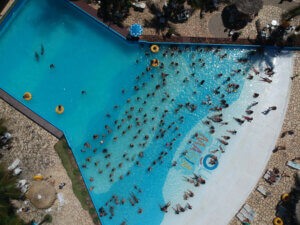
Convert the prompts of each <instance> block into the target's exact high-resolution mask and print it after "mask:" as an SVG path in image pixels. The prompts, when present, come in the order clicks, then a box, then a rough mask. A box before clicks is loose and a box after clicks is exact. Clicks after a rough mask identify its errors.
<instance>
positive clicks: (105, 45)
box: [0, 0, 250, 225]
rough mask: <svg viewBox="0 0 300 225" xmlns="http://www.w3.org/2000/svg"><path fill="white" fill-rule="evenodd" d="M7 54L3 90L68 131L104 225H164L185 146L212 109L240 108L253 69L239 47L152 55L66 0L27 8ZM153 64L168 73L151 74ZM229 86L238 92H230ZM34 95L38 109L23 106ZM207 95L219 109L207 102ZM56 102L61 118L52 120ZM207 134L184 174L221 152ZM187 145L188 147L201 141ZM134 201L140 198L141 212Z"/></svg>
mask: <svg viewBox="0 0 300 225" xmlns="http://www.w3.org/2000/svg"><path fill="white" fill-rule="evenodd" d="M42 46H43V47H42ZM42 48H43V49H44V53H43V54H42V51H43V50H42ZM0 52H1V54H0V65H1V71H4V73H3V75H2V76H0V87H1V88H2V89H4V90H5V91H7V92H8V93H9V94H11V95H12V96H14V97H15V98H16V99H18V100H19V101H20V102H22V103H23V104H25V105H26V106H27V107H29V108H30V109H32V110H33V111H34V112H36V113H37V114H39V115H40V116H42V117H43V118H45V119H46V120H48V121H49V122H50V123H52V124H53V125H55V126H56V127H58V128H59V129H61V130H62V131H63V132H64V133H65V136H66V138H67V140H68V142H69V145H70V147H71V148H72V151H73V153H74V156H75V158H76V161H77V163H78V165H79V167H80V169H81V172H82V175H83V178H84V180H85V183H86V185H87V188H88V189H89V192H90V195H91V197H92V200H93V203H94V205H95V207H96V209H97V211H98V209H99V208H100V207H103V208H104V210H105V211H106V212H107V214H108V215H107V216H104V217H101V221H102V223H103V224H104V225H116V224H121V223H122V221H126V222H127V224H132V225H137V224H146V225H156V224H160V222H161V221H162V219H163V216H164V214H163V213H162V212H161V211H160V209H159V205H162V204H164V203H165V202H168V201H171V202H172V199H164V198H163V194H162V187H163V185H164V183H165V180H166V176H167V174H168V171H169V170H170V168H171V167H172V160H173V157H174V155H175V153H176V151H177V150H178V146H179V145H181V144H185V143H183V139H184V138H185V137H186V135H187V134H188V132H189V131H190V130H191V129H192V128H194V127H195V126H196V124H198V123H199V122H200V121H201V120H204V119H205V117H206V116H207V115H208V114H209V113H212V111H211V110H210V108H212V107H213V106H220V99H221V95H222V94H224V97H223V99H225V100H226V101H227V103H228V104H229V105H230V104H231V103H232V102H234V101H236V100H238V97H239V93H240V90H241V89H242V86H243V83H244V78H245V75H246V74H247V71H248V70H249V68H250V65H249V64H248V63H245V64H238V63H236V61H237V59H238V58H241V57H245V54H246V53H247V52H248V50H246V49H240V48H211V47H201V46H192V45H187V46H180V47H176V46H168V45H166V46H160V52H159V53H157V54H153V53H151V52H150V50H149V46H148V45H146V44H132V43H128V42H125V41H124V40H121V39H120V38H119V37H117V36H116V35H115V34H113V33H111V32H110V31H108V30H106V29H104V28H103V27H101V26H99V24H97V23H95V22H94V21H93V20H91V19H90V18H88V17H87V16H85V15H83V14H82V13H80V12H78V11H77V10H75V9H73V8H72V7H70V6H69V5H67V4H66V3H65V2H64V1H59V0H56V1H50V0H44V1H38V0H28V1H26V3H25V4H24V6H22V7H21V8H20V9H19V10H18V11H17V12H15V13H14V16H13V17H12V18H11V19H10V21H9V23H8V24H7V26H5V27H4V28H2V30H1V33H0ZM35 53H37V54H38V59H37V57H36V56H35ZM225 54H226V55H225ZM221 56H224V57H221ZM153 58H157V59H159V61H160V63H161V64H160V65H162V63H163V65H164V67H163V68H160V67H157V68H154V67H151V66H150V62H151V60H152V59H153ZM51 64H53V65H54V68H52V69H51V68H50V65H51ZM177 64H178V65H177ZM147 67H149V68H150V70H149V71H148V70H147V69H146V68H147ZM237 69H241V72H239V73H237V72H234V70H237ZM220 73H222V74H223V76H222V77H218V76H217V74H220ZM228 77H229V78H230V81H226V79H228ZM228 83H236V84H239V85H240V88H239V89H238V90H237V92H233V93H227V92H226V89H227V84H228ZM158 85H159V86H158ZM135 86H136V88H134V87H135ZM122 90H123V91H122ZM27 91H29V92H31V93H32V96H33V98H32V100H31V101H25V100H23V99H22V96H23V94H24V92H27ZM82 91H83V93H82ZM214 91H215V92H218V91H219V92H220V94H218V93H214ZM208 96H209V97H210V98H211V102H212V104H211V105H203V104H201V102H202V101H206V100H207V98H208ZM59 104H61V105H63V106H64V108H65V112H64V113H63V114H62V115H58V114H56V113H55V107H56V106H57V105H59ZM181 104H182V107H181V106H180V105H181ZM187 104H190V105H187ZM191 105H195V106H196V109H195V110H194V111H193V110H192V109H191ZM155 107H157V109H155ZM177 109H178V110H177ZM216 113H220V112H216ZM162 120H163V121H162ZM118 126H119V127H118ZM215 129H217V127H216V128H215ZM200 133H201V135H200V137H203V136H205V138H204V139H205V143H206V145H205V146H202V145H201V144H200V145H199V148H201V153H200V151H194V153H193V154H192V153H189V154H190V155H189V154H182V155H181V157H180V161H178V162H177V163H178V165H177V166H176V167H175V169H176V170H178V171H180V172H181V173H182V174H183V175H186V176H188V175H192V173H193V171H195V170H196V169H197V168H198V167H199V166H200V167H202V164H199V162H200V161H201V159H202V158H203V157H204V156H205V155H207V154H208V152H209V150H211V149H213V148H214V147H216V146H214V144H213V143H214V140H215V139H216V138H218V137H215V136H214V135H213V134H210V133H209V129H208V128H203V129H202V130H200V131H199V134H200ZM94 134H97V135H98V136H99V138H93V135H94ZM202 135H203V136H202ZM190 140H191V141H190V143H188V142H187V143H186V146H187V148H190V149H191V148H192V147H188V146H189V145H191V144H195V145H197V138H195V137H192V136H191V137H190ZM195 140H196V141H195ZM84 143H88V144H86V145H85V146H84ZM170 143H172V144H170ZM198 144H199V143H198ZM170 145H172V146H170ZM218 145H219V144H218ZM224 148H225V146H224ZM195 152H196V153H197V154H195ZM124 154H125V155H124ZM218 157H220V155H218ZM206 158H207V157H206ZM206 158H205V159H206ZM149 167H151V171H148V168H149ZM216 168H217V166H216ZM149 170H150V169H149ZM206 170H207V171H208V172H211V171H209V169H207V168H206ZM128 171H129V172H128ZM128 173H130V174H128ZM189 185H191V184H189V183H186V188H189V187H190V186H189ZM174 194H175V195H176V193H174ZM113 195H114V196H117V200H116V198H114V200H111V199H112V196H113ZM133 195H135V196H136V197H137V198H138V199H139V200H138V203H136V204H135V205H134V206H132V205H131V203H130V201H132V199H133V198H132V196H133ZM122 199H124V200H125V203H124V204H121V203H120V202H121V200H122ZM130 199H131V200H130ZM118 202H119V203H118ZM106 203H107V204H106ZM117 203H118V204H117ZM110 207H113V211H114V213H113V214H114V216H112V215H111V213H110ZM139 209H141V210H142V212H140V213H139ZM169 211H170V212H169V213H173V212H172V210H171V209H169ZM174 216H176V215H174Z"/></svg>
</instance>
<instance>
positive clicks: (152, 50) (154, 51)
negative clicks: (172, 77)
mask: <svg viewBox="0 0 300 225" xmlns="http://www.w3.org/2000/svg"><path fill="white" fill-rule="evenodd" d="M150 50H151V52H153V53H157V52H159V47H158V45H151V47H150Z"/></svg>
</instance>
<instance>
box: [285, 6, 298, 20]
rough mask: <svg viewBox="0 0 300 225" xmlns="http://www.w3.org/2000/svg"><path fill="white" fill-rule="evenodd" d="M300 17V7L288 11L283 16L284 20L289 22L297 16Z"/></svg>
mask: <svg viewBox="0 0 300 225" xmlns="http://www.w3.org/2000/svg"><path fill="white" fill-rule="evenodd" d="M299 15H300V5H298V6H296V7H294V8H292V9H290V10H288V11H287V12H285V13H283V14H282V20H286V21H289V20H291V19H293V18H294V17H296V16H299Z"/></svg>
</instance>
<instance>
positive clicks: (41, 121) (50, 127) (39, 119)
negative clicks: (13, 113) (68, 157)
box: [0, 88, 64, 139]
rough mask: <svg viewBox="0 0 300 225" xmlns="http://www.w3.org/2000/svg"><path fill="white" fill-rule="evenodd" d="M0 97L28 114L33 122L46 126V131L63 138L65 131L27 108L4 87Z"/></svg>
mask: <svg viewBox="0 0 300 225" xmlns="http://www.w3.org/2000/svg"><path fill="white" fill-rule="evenodd" d="M0 98H1V99H3V100H4V101H6V102H7V103H8V104H10V105H11V106H12V107H14V108H15V109H16V110H18V111H19V112H21V113H22V114H24V115H25V116H27V117H28V118H29V119H31V120H32V121H33V122H35V123H37V124H38V125H40V126H41V127H42V128H44V129H45V130H46V131H48V132H49V133H50V134H52V135H53V136H54V137H56V138H58V139H61V138H62V137H63V136H64V133H63V132H62V131H61V130H59V129H58V128H56V127H55V126H53V125H52V124H51V123H49V122H48V121H46V120H44V119H43V118H42V117H40V116H39V115H37V114H36V113H34V112H33V111H31V110H30V109H29V108H27V107H26V106H25V105H23V104H22V103H21V102H19V101H17V100H16V99H15V98H13V97H12V96H11V95H9V94H8V93H6V92H5V91H4V90H3V89H1V88H0Z"/></svg>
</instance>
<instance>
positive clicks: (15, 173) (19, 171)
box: [13, 167, 22, 176]
mask: <svg viewBox="0 0 300 225" xmlns="http://www.w3.org/2000/svg"><path fill="white" fill-rule="evenodd" d="M20 173H22V169H21V168H19V167H17V168H16V169H14V172H13V175H14V176H18V175H20Z"/></svg>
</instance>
